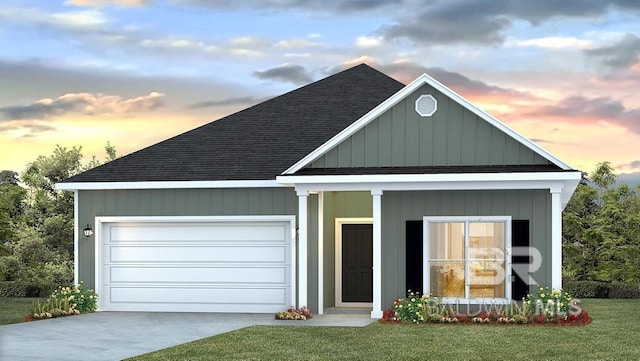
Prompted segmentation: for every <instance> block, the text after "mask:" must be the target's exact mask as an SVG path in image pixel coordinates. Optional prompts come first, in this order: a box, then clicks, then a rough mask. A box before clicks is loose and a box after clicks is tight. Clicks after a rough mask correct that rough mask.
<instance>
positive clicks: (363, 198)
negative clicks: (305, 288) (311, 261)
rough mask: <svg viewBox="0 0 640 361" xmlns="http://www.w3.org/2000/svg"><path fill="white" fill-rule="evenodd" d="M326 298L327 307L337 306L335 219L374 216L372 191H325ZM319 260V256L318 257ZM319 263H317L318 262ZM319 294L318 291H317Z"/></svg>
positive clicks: (324, 266)
mask: <svg viewBox="0 0 640 361" xmlns="http://www.w3.org/2000/svg"><path fill="white" fill-rule="evenodd" d="M323 206H324V214H323V216H324V239H323V241H324V244H323V253H324V264H323V268H324V285H323V288H324V298H323V303H324V307H325V308H329V307H333V306H335V300H336V294H335V271H336V263H335V256H336V253H335V245H336V240H335V236H336V235H335V219H336V218H371V217H373V198H372V197H371V192H324V205H323ZM316 261H317V257H316ZM316 264H317V263H316ZM316 295H317V293H316Z"/></svg>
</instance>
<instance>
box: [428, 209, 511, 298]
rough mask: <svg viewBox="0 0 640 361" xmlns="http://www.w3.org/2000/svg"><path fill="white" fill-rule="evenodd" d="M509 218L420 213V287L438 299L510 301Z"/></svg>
mask: <svg viewBox="0 0 640 361" xmlns="http://www.w3.org/2000/svg"><path fill="white" fill-rule="evenodd" d="M510 251H511V217H506V216H505V217H424V247H423V253H424V258H423V259H424V262H425V264H424V268H423V273H424V274H423V283H424V287H423V290H424V291H425V292H427V290H428V291H429V292H430V293H431V295H434V296H438V297H441V298H442V299H443V301H444V302H456V301H463V302H470V303H487V302H507V301H508V300H510V299H511V283H510V282H508V280H510V279H511V257H510Z"/></svg>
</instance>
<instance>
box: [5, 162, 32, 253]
mask: <svg viewBox="0 0 640 361" xmlns="http://www.w3.org/2000/svg"><path fill="white" fill-rule="evenodd" d="M18 182H19V179H18V173H16V172H13V171H9V170H3V171H2V172H0V256H2V255H6V254H7V253H8V250H9V249H8V246H7V243H10V242H11V241H12V240H13V239H14V237H15V231H16V229H15V228H16V227H15V224H16V221H17V220H19V219H20V217H22V214H23V212H24V207H23V200H24V198H25V196H26V193H27V192H26V190H25V189H24V188H22V187H21V186H19V185H18Z"/></svg>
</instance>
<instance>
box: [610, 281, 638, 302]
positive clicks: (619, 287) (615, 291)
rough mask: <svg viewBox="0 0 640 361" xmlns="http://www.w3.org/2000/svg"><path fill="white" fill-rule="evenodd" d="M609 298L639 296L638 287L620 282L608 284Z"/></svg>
mask: <svg viewBox="0 0 640 361" xmlns="http://www.w3.org/2000/svg"><path fill="white" fill-rule="evenodd" d="M609 287H610V289H609V298H640V288H639V287H638V286H637V285H630V284H626V283H622V282H613V283H611V284H609Z"/></svg>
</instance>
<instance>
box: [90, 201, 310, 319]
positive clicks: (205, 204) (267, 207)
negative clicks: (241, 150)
mask: <svg viewBox="0 0 640 361" xmlns="http://www.w3.org/2000/svg"><path fill="white" fill-rule="evenodd" d="M309 202H310V204H311V205H315V206H311V207H310V209H309V226H310V227H312V229H313V228H315V229H316V231H315V232H310V233H309V246H308V249H309V250H314V249H315V250H317V248H318V247H317V234H318V233H317V219H318V218H317V195H311V196H309ZM297 209H298V197H297V196H296V193H295V191H294V190H293V189H292V188H244V189H136V190H90V191H79V192H78V226H79V228H80V229H82V228H84V226H85V225H86V224H90V225H91V226H92V227H94V228H95V224H94V219H95V217H99V216H247V215H295V216H296V217H297V216H298V211H297ZM296 220H297V218H296ZM314 252H315V253H314ZM78 256H79V265H78V267H79V269H78V272H79V280H80V281H83V282H84V284H85V285H86V286H87V287H90V288H93V289H96V285H94V283H95V282H94V281H95V237H91V238H85V237H84V236H82V235H80V237H79V238H78ZM309 256H310V258H309V262H308V263H309V269H310V270H313V269H314V268H315V269H317V251H310V254H309ZM313 257H315V259H314V258H313ZM296 269H297V268H296ZM316 273H317V272H316ZM311 275H312V276H313V277H310V279H309V290H314V289H315V290H317V288H318V287H317V274H313V273H311ZM316 292H317V291H316ZM312 295H313V294H310V296H312ZM316 300H317V293H316V297H315V299H313V298H311V297H310V298H309V301H310V304H309V307H314V306H317V302H316ZM311 302H313V303H311Z"/></svg>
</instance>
